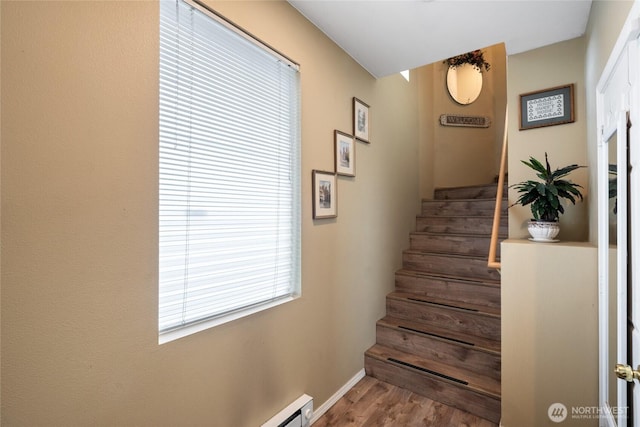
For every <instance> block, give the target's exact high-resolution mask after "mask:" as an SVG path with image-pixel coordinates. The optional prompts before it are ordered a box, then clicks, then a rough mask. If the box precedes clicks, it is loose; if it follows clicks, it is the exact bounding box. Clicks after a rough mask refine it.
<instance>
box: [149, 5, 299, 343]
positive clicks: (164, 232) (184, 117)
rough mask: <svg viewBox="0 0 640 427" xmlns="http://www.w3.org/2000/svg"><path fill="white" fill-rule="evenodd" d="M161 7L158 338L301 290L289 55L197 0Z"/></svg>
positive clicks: (295, 86) (293, 70) (294, 77)
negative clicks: (215, 13)
mask: <svg viewBox="0 0 640 427" xmlns="http://www.w3.org/2000/svg"><path fill="white" fill-rule="evenodd" d="M160 8H161V12H160V167H159V175H160V176H159V192H160V203H159V282H160V283H159V332H160V342H165V341H169V340H171V339H175V338H178V337H180V336H184V335H186V334H189V333H192V332H196V331H197V330H201V329H205V328H207V327H210V326H213V325H215V324H219V323H223V322H226V321H228V320H231V319H234V318H237V317H240V316H243V315H246V314H250V313H253V312H255V311H258V310H261V309H264V308H267V307H270V306H273V305H276V304H279V303H282V302H284V301H288V300H290V299H292V298H294V297H296V296H298V295H299V294H300V212H299V211H300V209H299V207H300V188H299V182H300V170H299V169H300V143H299V140H300V135H299V133H300V132H299V127H300V125H299V75H298V74H299V73H298V67H297V65H296V64H293V63H291V62H289V61H288V60H286V58H284V57H283V56H282V55H280V54H278V53H276V52H273V51H271V50H270V49H269V48H267V47H265V46H264V45H262V44H261V43H260V42H258V41H256V40H254V39H253V38H252V37H251V36H248V35H246V34H243V33H242V32H241V31H239V30H238V29H237V28H235V27H233V26H232V25H230V24H229V23H228V22H225V21H224V20H221V19H220V18H218V17H216V16H215V15H213V14H212V13H211V12H210V11H208V10H206V9H204V8H203V7H202V6H200V5H199V4H187V3H185V2H183V1H181V0H178V1H161V2H160ZM176 331H177V332H176Z"/></svg>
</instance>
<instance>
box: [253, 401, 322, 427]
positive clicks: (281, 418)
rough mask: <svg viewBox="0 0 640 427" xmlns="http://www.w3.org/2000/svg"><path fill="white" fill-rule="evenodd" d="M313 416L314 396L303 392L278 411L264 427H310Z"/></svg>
mask: <svg viewBox="0 0 640 427" xmlns="http://www.w3.org/2000/svg"><path fill="white" fill-rule="evenodd" d="M312 416H313V398H312V397H311V396H308V395H306V394H303V395H302V396H300V397H299V398H297V399H296V400H295V401H294V402H293V403H291V404H290V405H289V406H287V407H286V408H284V409H283V410H282V411H280V412H278V413H277V414H276V415H275V416H274V417H273V418H271V419H270V420H269V421H267V422H266V423H264V424H262V427H309V426H310V425H311V417H312Z"/></svg>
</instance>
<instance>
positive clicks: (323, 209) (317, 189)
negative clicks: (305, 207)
mask: <svg viewBox="0 0 640 427" xmlns="http://www.w3.org/2000/svg"><path fill="white" fill-rule="evenodd" d="M312 174H313V175H312V181H313V219H322V218H335V217H337V216H338V209H337V205H338V188H337V186H336V174H335V173H333V172H325V171H319V170H313V171H312Z"/></svg>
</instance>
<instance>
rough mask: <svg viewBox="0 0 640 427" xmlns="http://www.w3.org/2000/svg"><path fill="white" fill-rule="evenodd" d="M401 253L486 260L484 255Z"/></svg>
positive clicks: (411, 251) (408, 251)
mask: <svg viewBox="0 0 640 427" xmlns="http://www.w3.org/2000/svg"><path fill="white" fill-rule="evenodd" d="M403 253H405V254H412V255H425V256H446V257H451V258H460V259H467V260H486V259H487V257H486V256H484V255H464V254H454V253H449V252H432V251H424V250H420V249H405V250H404V251H403Z"/></svg>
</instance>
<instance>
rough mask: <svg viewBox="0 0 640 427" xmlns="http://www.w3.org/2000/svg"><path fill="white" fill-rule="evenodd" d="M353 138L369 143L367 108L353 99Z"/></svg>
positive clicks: (356, 99)
mask: <svg viewBox="0 0 640 427" xmlns="http://www.w3.org/2000/svg"><path fill="white" fill-rule="evenodd" d="M353 136H355V137H356V139H357V140H359V141H362V142H366V143H367V144H368V143H369V106H368V105H367V104H365V103H364V102H362V101H360V100H359V99H358V98H355V97H354V98H353Z"/></svg>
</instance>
